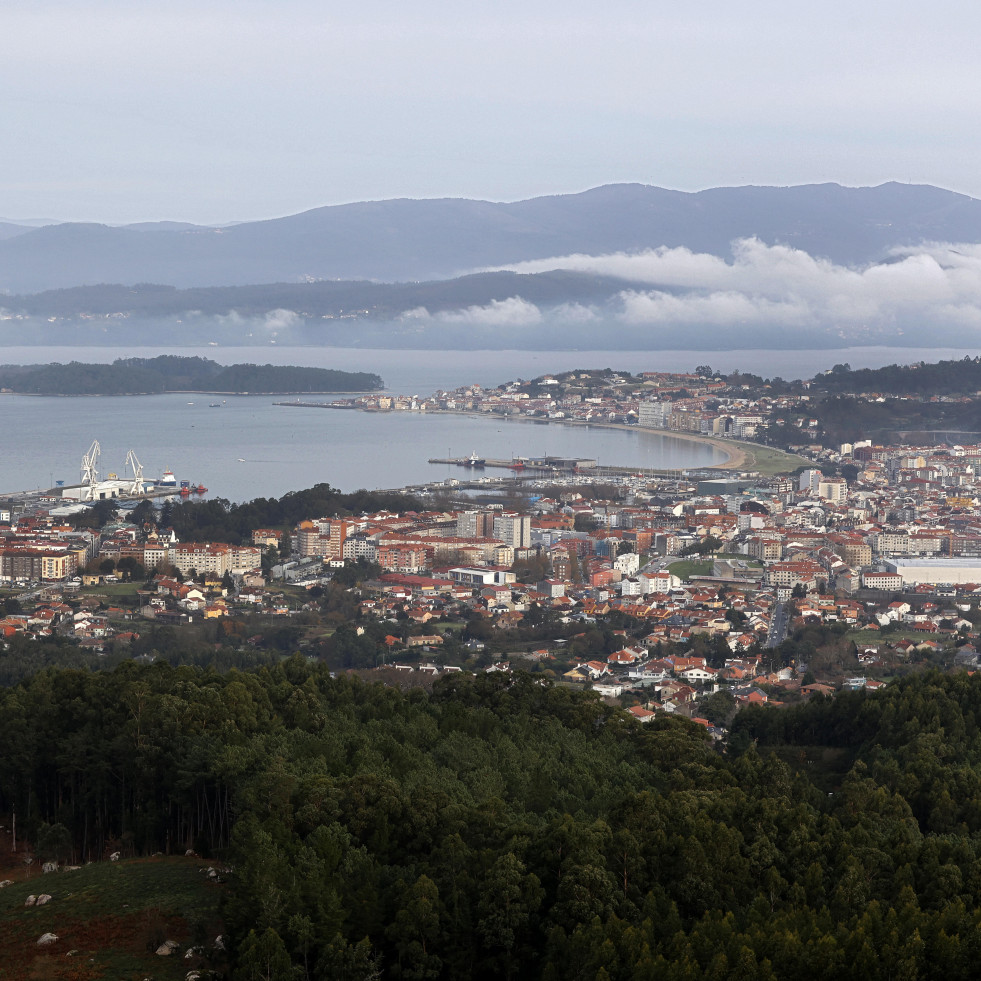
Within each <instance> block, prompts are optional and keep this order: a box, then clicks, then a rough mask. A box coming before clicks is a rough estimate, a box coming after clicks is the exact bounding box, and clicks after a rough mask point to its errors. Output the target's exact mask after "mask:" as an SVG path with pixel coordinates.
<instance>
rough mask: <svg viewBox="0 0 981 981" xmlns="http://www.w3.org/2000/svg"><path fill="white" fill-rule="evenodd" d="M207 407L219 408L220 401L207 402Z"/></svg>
mask: <svg viewBox="0 0 981 981" xmlns="http://www.w3.org/2000/svg"><path fill="white" fill-rule="evenodd" d="M208 408H209V409H220V408H221V402H209V403H208Z"/></svg>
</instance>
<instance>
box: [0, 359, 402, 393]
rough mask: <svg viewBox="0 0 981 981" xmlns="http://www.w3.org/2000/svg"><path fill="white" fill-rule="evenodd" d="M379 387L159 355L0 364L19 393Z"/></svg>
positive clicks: (359, 376) (294, 370)
mask: <svg viewBox="0 0 981 981" xmlns="http://www.w3.org/2000/svg"><path fill="white" fill-rule="evenodd" d="M382 386H383V382H382V379H381V378H380V377H379V376H378V375H376V374H374V373H370V372H364V371H336V370H334V369H331V368H298V367H295V366H291V365H272V364H265V365H256V364H233V365H220V364H218V363H217V362H216V361H211V360H210V359H208V358H198V357H179V356H176V355H170V354H166V355H160V356H159V357H156V358H117V359H116V360H115V361H113V363H112V364H83V363H81V362H79V361H72V362H71V363H70V364H57V363H56V364H47V365H0V388H4V389H6V390H8V391H11V392H17V393H19V394H25V395H147V394H156V393H160V392H253V393H255V392H277V393H278V392H289V393H294V392H366V391H376V390H377V389H380V388H381V387H382Z"/></svg>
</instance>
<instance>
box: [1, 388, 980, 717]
mask: <svg viewBox="0 0 981 981" xmlns="http://www.w3.org/2000/svg"><path fill="white" fill-rule="evenodd" d="M548 381H549V379H548V378H547V377H546V378H545V379H544V380H543V381H542V384H543V385H545V384H548ZM676 381H677V382H678V384H679V385H680V384H685V385H690V384H691V383H692V379H691V378H690V377H688V376H685V377H684V378H683V379H676ZM650 404H652V403H642V404H641V417H642V418H643V417H644V416H645V415H646V413H647V412H649V411H650V409H649V406H650ZM723 408H725V407H723ZM751 417H752V414H751V413H750V412H749V410H748V409H747V413H746V415H745V416H741V417H739V422H738V427H748V426H751V425H752V423H751V421H750V419H751ZM670 418H673V416H672V417H670ZM739 432H740V434H741V435H744V436H745V435H746V433H747V430H746V428H740V429H739ZM799 449H800V450H801V451H802V452H804V453H809V454H810V455H811V457H812V461H813V462H812V465H810V466H803V467H801V468H799V469H798V471H797V472H796V473H794V474H792V475H789V474H783V475H778V476H774V477H761V476H759V475H753V474H749V473H744V474H740V475H739V476H738V477H736V476H721V477H709V478H707V479H702V480H696V479H693V478H683V477H680V476H675V477H674V478H667V477H662V478H656V477H651V476H647V477H645V476H642V475H634V476H630V477H621V478H617V479H613V480H611V479H609V478H605V479H604V478H600V477H598V476H597V475H595V474H590V473H589V472H588V469H587V470H585V471H582V472H579V473H570V474H564V475H551V476H550V477H548V478H547V480H546V479H545V478H543V480H542V481H536V482H535V486H534V487H532V488H531V489H530V491H531V492H529V489H527V488H526V489H525V490H524V492H521V490H520V488H516V489H515V491H514V493H512V494H511V495H510V496H509V497H508V498H507V499H506V500H502V499H499V500H493V495H489V496H488V497H487V498H485V499H484V500H470V501H466V500H464V499H461V498H456V499H453V498H452V497H451V496H449V489H447V490H446V491H445V493H444V494H443V495H437V494H436V493H432V494H430V497H429V500H428V503H426V506H424V507H418V506H417V507H413V508H411V509H407V510H400V511H395V510H384V511H376V512H373V513H364V514H310V515H309V516H308V517H307V518H305V519H303V520H301V521H299V522H297V523H295V524H293V525H292V526H289V527H257V528H252V529H251V530H250V534H249V540H248V541H246V542H244V543H241V544H234V543H228V542H218V541H181V540H179V537H178V535H177V533H176V532H175V530H174V528H173V527H170V526H167V525H166V523H165V522H164V521H162V520H161V518H162V517H163V516H162V515H161V513H160V512H159V511H158V510H156V509H154V508H152V507H149V506H141V507H143V511H142V513H141V514H140V520H136V521H132V520H130V521H128V520H126V518H127V515H126V512H123V511H120V512H118V513H116V514H114V515H111V518H112V520H110V521H108V522H107V523H106V524H105V525H104V526H102V527H101V528H99V527H85V526H82V525H79V524H77V523H76V524H73V523H71V522H70V521H69V520H67V519H65V518H63V517H59V516H57V515H56V514H53V513H51V512H55V511H57V508H56V507H54V506H52V507H51V508H50V510H46V508H45V507H44V502H41V506H38V507H34V508H31V509H25V510H23V511H22V512H21V513H18V510H17V507H16V506H14V507H12V508H9V507H8V508H6V509H4V510H0V522H2V524H0V580H2V582H3V586H4V588H5V592H4V593H3V596H4V601H3V602H4V611H5V614H6V615H5V616H3V618H2V619H0V635H2V637H3V639H4V641H5V643H7V645H8V647H9V642H10V641H11V640H12V639H16V638H31V639H32V640H34V641H36V642H38V643H43V642H44V641H46V640H49V639H52V638H61V639H63V640H64V639H67V640H70V641H72V642H74V643H76V644H77V645H78V646H79V647H80V648H81V649H82V650H86V651H89V652H91V653H93V654H95V655H98V656H106V655H107V654H110V653H111V654H113V655H114V656H117V657H118V656H130V655H128V653H127V652H133V655H132V656H137V655H136V652H139V654H138V656H141V657H150V658H151V659H152V658H153V657H154V656H156V655H155V653H154V651H155V648H154V647H150V648H148V645H147V643H146V641H147V638H151V639H152V638H155V636H156V634H155V631H158V630H160V629H162V628H187V629H188V630H193V629H194V628H195V627H196V626H197V627H198V628H200V627H201V625H204V624H207V623H211V624H212V625H213V626H212V629H217V627H216V626H215V625H223V626H222V630H221V631H220V632H219V633H218V634H209V635H208V636H209V637H210V636H215V637H216V638H217V640H216V643H218V644H219V646H220V645H222V644H224V645H226V646H228V645H231V646H233V647H237V648H243V647H252V648H255V649H257V650H272V649H273V648H272V647H270V645H269V643H268V638H269V637H270V636H272V635H275V636H277V637H278V638H279V639H280V640H279V642H278V646H276V647H275V651H276V653H277V654H279V655H282V654H288V653H292V651H294V650H298V651H301V652H302V653H305V654H306V655H307V656H310V657H319V658H323V659H325V660H327V661H328V662H329V663H330V665H331V667H332V668H334V669H335V670H357V671H362V672H363V671H378V672H383V673H384V675H385V677H386V678H391V679H395V682H394V683H399V684H409V683H426V682H427V680H431V679H432V678H434V677H437V676H439V675H441V674H445V673H446V672H452V671H459V670H476V671H513V670H519V669H523V670H529V671H532V672H535V673H539V674H541V675H542V676H543V677H548V678H549V679H551V680H552V681H553V682H554V683H556V684H568V685H575V686H579V687H585V688H590V689H592V690H594V691H595V692H596V693H597V694H598V695H599V696H600V697H602V698H607V699H614V700H618V701H619V702H620V703H621V704H622V705H624V707H626V708H627V709H628V711H630V712H631V713H632V714H633V715H634V716H635V717H636V718H637V719H639V720H640V721H641V722H647V721H649V720H651V719H653V718H655V717H656V716H657V714H658V713H681V714H683V715H687V716H689V717H691V718H695V719H698V720H701V721H703V722H704V724H705V725H706V726H708V727H709V728H710V729H711V731H712V732H713V733H714V734H716V735H722V734H723V733H724V725H725V723H726V722H727V721H728V720H729V719H730V718H731V716H732V714H733V712H734V711H735V709H736V708H737V707H738V706H739V705H741V704H751V703H778V704H779V703H790V702H795V701H799V700H800V699H802V698H809V697H813V696H814V695H817V694H820V695H831V694H833V693H834V692H836V691H838V690H841V689H856V688H869V689H870V688H874V687H877V686H880V685H881V684H883V683H885V682H886V681H888V680H889V679H890V678H892V677H895V676H897V675H900V674H904V673H907V672H909V671H911V670H916V668H917V666H920V665H935V666H941V667H944V668H950V669H953V668H968V669H971V668H974V667H976V666H977V663H978V657H979V654H978V650H979V648H978V646H977V645H978V624H979V623H981V613H979V600H981V517H979V514H978V506H979V501H981V476H979V475H981V446H978V445H959V444H945V445H941V446H932V447H928V446H911V445H904V446H882V445H876V444H874V443H872V442H871V441H869V440H866V441H860V442H857V443H855V444H848V445H842V446H840V447H838V449H837V450H836V451H834V452H831V451H829V450H828V449H827V448H824V447H815V446H808V445H801V446H800V447H799ZM845 474H847V476H844V475H845ZM51 503H52V505H53V504H54V502H51ZM181 506H182V507H188V508H193V507H196V506H198V505H194V504H184V505H181ZM277 624H279V625H282V624H289V625H290V626H291V627H293V628H294V629H293V631H292V633H290V634H289V640H290V644H292V647H290V645H289V644H287V645H286V646H285V647H284V645H283V643H282V636H283V634H282V631H281V630H279V629H278V627H277V626H276V625H277ZM154 643H156V642H155V641H154Z"/></svg>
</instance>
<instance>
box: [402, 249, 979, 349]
mask: <svg viewBox="0 0 981 981" xmlns="http://www.w3.org/2000/svg"><path fill="white" fill-rule="evenodd" d="M500 268H502V269H509V270H513V271H515V272H519V273H538V272H547V271H552V270H570V271H574V272H582V273H591V274H596V275H601V276H609V277H613V278H617V279H622V280H624V284H625V288H624V289H623V290H621V291H619V292H618V293H616V294H614V295H613V296H611V297H610V298H609V299H608V300H607V301H606V302H605V303H602V304H596V305H592V306H586V305H583V304H578V303H576V304H564V305H562V306H559V307H554V308H551V309H542V308H539V307H538V306H536V305H535V304H534V303H530V302H528V301H526V300H524V299H522V298H521V297H520V296H512V297H509V298H508V299H506V300H494V301H492V302H491V303H489V304H487V305H486V306H471V307H467V308H466V309H462V310H453V311H442V312H438V313H433V314H430V313H429V311H428V310H426V309H425V308H417V309H415V310H410V311H406V312H405V313H404V314H402V316H401V318H400V319H402V320H403V321H407V320H408V321H413V320H415V321H430V322H435V323H457V324H461V323H472V324H475V325H481V326H501V327H516V326H535V325H542V324H552V323H559V322H566V323H571V324H578V325H588V324H590V323H594V322H595V323H599V322H601V321H602V322H606V323H614V324H615V323H620V324H624V325H630V326H642V325H648V326H650V327H651V328H655V329H657V328H671V327H673V326H689V325H692V326H694V325H697V326H703V327H719V328H733V327H736V326H741V325H744V326H748V327H749V326H758V327H787V328H789V329H793V328H801V329H804V328H808V329H810V328H818V329H824V330H840V331H860V330H862V329H878V330H881V329H893V330H899V331H910V330H924V329H927V330H928V329H930V328H931V327H935V326H936V327H945V328H950V327H957V328H978V327H981V244H969V245H960V244H949V243H942V242H936V243H925V244H923V245H920V246H917V247H915V248H904V249H896V250H894V251H893V253H892V254H891V255H890V256H889V258H888V259H887V260H885V261H883V262H879V263H874V264H871V265H868V266H864V267H861V268H850V267H847V266H841V265H836V264H835V263H833V262H830V261H828V260H826V259H819V258H815V257H814V256H811V255H809V254H808V253H806V252H803V251H801V250H800V249H794V248H790V247H789V246H784V245H767V244H765V243H764V242H761V241H759V240H758V239H742V240H739V241H737V242H735V243H733V246H732V254H731V257H729V258H722V257H719V256H714V255H709V254H705V253H695V252H692V251H691V250H689V249H686V248H667V247H662V248H658V249H651V250H647V251H644V252H639V253H636V254H628V253H614V254H612V255H601V256H589V255H569V256H561V257H557V258H552V259H541V260H535V261H532V262H521V263H515V264H514V265H510V266H506V267H500ZM628 283H629V284H630V285H629V286H627V284H628Z"/></svg>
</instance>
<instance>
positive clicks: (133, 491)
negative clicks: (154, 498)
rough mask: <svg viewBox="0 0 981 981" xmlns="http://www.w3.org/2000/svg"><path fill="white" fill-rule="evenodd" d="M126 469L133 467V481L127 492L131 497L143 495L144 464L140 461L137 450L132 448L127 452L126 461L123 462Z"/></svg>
mask: <svg viewBox="0 0 981 981" xmlns="http://www.w3.org/2000/svg"><path fill="white" fill-rule="evenodd" d="M123 467H124V471H125V468H126V467H132V468H133V483H131V484H130V485H129V488H128V490H127V493H128V494H129V496H130V497H142V496H143V464H142V463H140V461H139V459H138V458H137V456H136V453H135V451H133V450H130V451H129V453H127V454H126V462H125V464H123Z"/></svg>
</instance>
